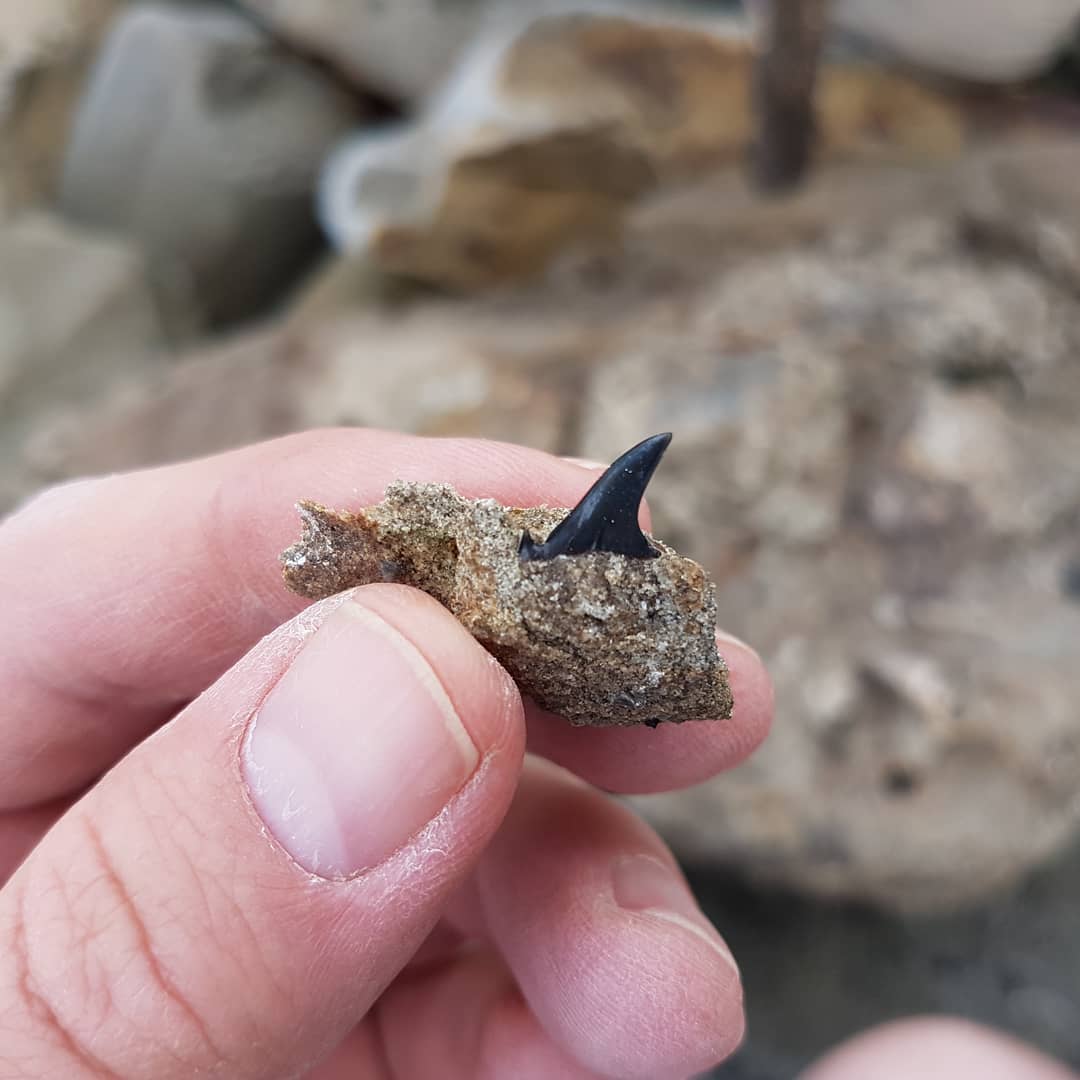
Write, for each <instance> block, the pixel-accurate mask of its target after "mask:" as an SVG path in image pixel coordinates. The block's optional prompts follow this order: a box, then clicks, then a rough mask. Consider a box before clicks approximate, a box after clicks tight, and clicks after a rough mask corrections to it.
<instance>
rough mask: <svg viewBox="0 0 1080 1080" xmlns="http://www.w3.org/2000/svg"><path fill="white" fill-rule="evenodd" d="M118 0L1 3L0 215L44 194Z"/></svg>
mask: <svg viewBox="0 0 1080 1080" xmlns="http://www.w3.org/2000/svg"><path fill="white" fill-rule="evenodd" d="M122 7H123V4H122V0H33V2H32V3H20V2H14V3H8V4H4V5H3V7H2V8H0V219H3V218H4V217H5V216H10V215H12V214H14V213H15V211H17V210H19V209H20V208H22V207H26V206H30V205H34V204H39V203H42V202H44V201H46V200H48V199H49V198H50V197H51V195H52V193H53V189H54V187H55V184H56V182H57V180H58V176H59V169H60V165H61V162H62V160H63V154H64V147H65V145H66V142H67V137H68V131H69V128H70V124H71V119H72V115H73V113H74V110H75V106H76V104H77V101H78V97H79V94H80V92H81V90H82V86H83V82H84V80H85V77H86V70H87V67H88V65H89V63H90V61H91V59H92V58H93V55H94V52H95V50H96V48H97V45H98V43H99V42H100V40H101V38H102V36H103V34H104V33H105V30H106V28H107V27H108V25H109V23H110V22H111V20H112V19H113V17H114V16H115V15H116V14H117V12H119V11H120V10H121V8H122Z"/></svg>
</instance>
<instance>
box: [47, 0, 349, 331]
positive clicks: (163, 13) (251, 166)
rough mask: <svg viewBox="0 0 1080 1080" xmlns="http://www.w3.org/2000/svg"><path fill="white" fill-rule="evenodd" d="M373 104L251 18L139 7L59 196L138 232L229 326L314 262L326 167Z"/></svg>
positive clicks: (81, 118)
mask: <svg viewBox="0 0 1080 1080" xmlns="http://www.w3.org/2000/svg"><path fill="white" fill-rule="evenodd" d="M363 112H364V110H363V107H362V106H361V105H360V104H359V103H358V102H357V101H356V100H354V99H353V98H352V97H350V96H349V95H347V94H345V93H344V92H342V91H341V90H340V89H339V88H338V87H337V86H336V85H335V84H334V83H333V82H332V81H331V80H330V79H329V78H328V77H327V76H326V75H324V74H322V73H320V72H318V71H317V70H316V69H314V68H313V67H311V66H310V65H308V64H307V63H306V62H305V61H303V60H300V59H298V58H296V57H293V56H291V55H289V54H287V53H284V52H283V51H281V50H280V49H279V48H277V47H276V46H275V45H274V44H273V43H272V42H271V41H270V39H269V38H268V37H267V36H266V35H265V34H264V33H262V32H261V31H259V30H257V29H256V28H255V27H253V26H252V25H250V24H249V23H248V22H247V21H245V20H244V19H243V18H242V17H241V16H239V15H236V14H234V13H231V12H229V11H226V10H217V9H211V8H201V7H198V8H191V9H184V8H176V7H170V6H168V5H164V4H145V5H140V6H138V7H135V8H132V9H131V10H130V11H129V12H128V13H127V14H125V15H124V16H123V17H122V18H121V19H120V20H119V21H118V22H117V23H116V25H115V29H114V30H113V32H112V33H111V35H110V36H109V39H108V41H107V42H106V45H105V48H104V50H103V52H102V55H101V57H100V59H99V61H98V63H97V65H96V67H95V69H94V72H93V75H92V78H91V80H90V85H89V87H88V90H87V93H86V97H85V100H84V101H83V103H82V105H81V107H80V110H79V114H78V117H77V120H76V124H75V128H74V132H73V135H72V139H71V145H70V148H69V151H68V155H67V160H66V162H65V167H64V176H63V183H62V189H61V195H60V203H61V206H62V208H63V210H64V211H65V212H66V213H67V214H69V215H70V216H71V217H72V218H73V219H75V220H76V221H79V222H82V223H87V224H90V225H94V226H98V227H103V228H107V229H111V230H115V231H117V232H119V233H123V234H125V235H127V236H130V237H132V238H134V239H135V240H136V241H137V242H138V243H139V245H140V246H141V247H142V248H143V250H144V251H145V252H146V254H147V256H148V258H149V260H150V263H151V266H152V268H153V270H154V272H155V273H156V274H157V275H158V276H160V277H163V278H168V279H170V280H171V281H173V283H174V284H176V285H177V287H185V288H187V289H189V290H190V292H191V293H192V294H193V296H194V297H196V298H197V301H198V304H199V306H200V307H201V309H202V310H203V311H204V312H205V314H206V317H207V318H208V319H209V320H210V321H211V322H213V323H224V322H231V321H234V320H236V319H240V318H244V317H247V316H250V315H252V314H254V313H258V312H259V311H260V310H262V309H263V308H264V307H265V305H266V304H267V303H268V302H270V301H272V300H273V299H274V298H275V297H276V296H277V295H278V294H279V292H280V291H281V289H282V288H283V287H284V286H286V285H288V284H290V283H291V282H292V281H294V280H295V278H296V276H297V274H298V272H299V271H300V270H302V269H303V268H304V267H305V266H306V265H307V260H308V259H309V258H310V255H311V253H312V252H313V251H314V250H315V249H316V248H317V246H318V231H317V227H316V225H315V222H314V217H313V210H312V207H311V202H312V194H311V192H312V187H313V183H314V178H315V176H316V173H317V170H318V167H319V165H320V163H321V161H322V159H323V156H324V154H325V153H326V151H327V150H328V148H329V147H330V146H331V145H332V144H333V143H334V142H335V140H337V139H338V138H339V137H340V136H341V134H342V133H343V132H344V131H346V130H348V129H349V128H350V127H352V126H353V125H354V124H355V123H357V121H358V120H359V119H360V118H361V117H362V116H363Z"/></svg>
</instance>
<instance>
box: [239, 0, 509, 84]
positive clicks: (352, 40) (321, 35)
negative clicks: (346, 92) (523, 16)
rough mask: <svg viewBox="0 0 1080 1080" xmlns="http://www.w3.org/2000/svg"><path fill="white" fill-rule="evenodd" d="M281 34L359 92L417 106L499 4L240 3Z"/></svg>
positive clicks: (408, 0) (476, 0) (397, 0)
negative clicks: (337, 72)
mask: <svg viewBox="0 0 1080 1080" xmlns="http://www.w3.org/2000/svg"><path fill="white" fill-rule="evenodd" d="M241 2H242V3H243V4H244V6H246V7H247V8H249V9H250V10H252V11H253V12H255V13H257V14H258V15H259V16H260V17H261V18H262V19H263V20H265V22H266V25H267V26H269V27H270V28H271V29H272V30H273V32H274V33H275V34H280V35H281V37H283V38H284V39H285V40H287V41H290V42H292V43H293V44H295V45H297V46H299V47H300V48H301V49H304V50H306V51H310V52H311V53H312V54H314V55H317V56H321V57H322V58H324V59H325V60H328V61H329V62H330V63H331V64H333V65H334V66H335V67H336V68H338V69H339V70H340V71H341V72H342V73H343V74H345V75H347V76H348V77H349V78H350V79H352V80H353V81H354V82H355V83H356V85H357V86H358V87H361V88H363V89H365V90H366V89H371V90H374V91H377V92H378V93H380V94H385V95H386V96H387V97H389V98H391V99H395V100H398V101H401V102H416V101H418V100H419V99H420V98H422V97H423V96H424V95H425V94H427V93H428V92H429V91H431V90H432V89H434V88H435V87H436V86H438V84H439V83H440V82H441V81H442V79H443V78H444V77H445V76H446V74H447V72H448V71H449V70H450V68H451V67H452V65H453V63H454V60H455V59H456V57H457V55H458V53H459V52H460V51H461V49H462V47H463V46H464V45H465V44H466V42H467V41H468V40H469V38H470V37H471V35H472V33H473V31H474V30H475V29H476V27H477V25H478V24H479V23H480V21H481V20H482V19H483V18H484V16H485V14H486V13H487V12H488V11H489V10H490V9H491V8H492V7H493V6H495V3H496V2H497V0H457V2H456V3H450V4H447V3H442V2H440V0H394V2H393V3H384V2H382V0H317V2H313V0H241Z"/></svg>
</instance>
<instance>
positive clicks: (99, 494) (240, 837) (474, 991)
mask: <svg viewBox="0 0 1080 1080" xmlns="http://www.w3.org/2000/svg"><path fill="white" fill-rule="evenodd" d="M595 475H596V468H594V467H593V466H592V465H590V464H589V463H574V462H568V461H564V460H558V459H555V458H551V457H549V456H546V455H543V454H538V453H535V452H531V451H526V450H521V449H518V448H515V447H510V446H501V445H498V444H493V443H480V442H469V441H460V440H445V441H442V440H440V441H433V440H421V439H413V438H407V437H403V436H397V435H389V434H384V433H379V432H364V431H333V432H319V433H311V434H306V435H301V436H296V437H292V438H288V439H283V440H279V441H276V442H273V443H267V444H263V445H260V446H255V447H250V448H247V449H245V450H240V451H237V452H234V453H231V454H226V455H221V456H218V457H214V458H209V459H206V460H204V461H199V462H194V463H189V464H184V465H178V466H173V467H169V468H165V469H155V470H149V471H146V472H140V473H133V474H129V475H122V476H115V477H110V478H107V479H99V480H90V481H82V482H79V483H76V484H69V485H66V486H65V487H63V488H59V489H56V490H54V491H52V492H48V493H46V494H45V495H43V496H41V497H39V498H38V499H36V500H35V501H34V502H33V503H31V504H30V505H29V506H27V507H26V508H25V509H23V510H22V511H20V512H19V513H17V514H15V515H14V516H13V517H11V518H9V519H8V520H7V521H5V522H3V523H2V524H0V565H2V566H3V567H4V568H5V575H4V594H5V600H4V605H3V607H2V611H3V615H2V616H0V686H2V687H3V688H4V698H3V704H2V705H0V739H2V741H3V745H4V747H5V753H4V755H3V756H2V757H0V1080H8V1078H10V1080H15V1078H18V1080H33V1078H35V1077H56V1076H63V1077H65V1078H71V1080H84V1078H91V1077H93V1078H98V1077H107V1078H113V1080H115V1078H121V1080H126V1078H128V1077H131V1078H135V1077H139V1078H142V1077H146V1076H154V1077H155V1078H163V1080H169V1078H172V1077H176V1078H180V1077H183V1078H189V1077H192V1076H201V1077H228V1078H230V1080H233V1078H236V1080H243V1078H248V1077H252V1078H254V1077H259V1078H263V1077H265V1078H278V1077H281V1078H285V1077H308V1078H312V1080H345V1078H348V1080H393V1078H401V1080H405V1078H412V1077H416V1076H440V1077H446V1078H449V1080H453V1078H455V1077H461V1078H469V1080H477V1078H479V1080H484V1078H486V1077H492V1078H495V1077H507V1076H512V1077H514V1078H515V1080H532V1078H536V1080H541V1078H544V1080H546V1078H550V1077H559V1078H565V1080H575V1078H578V1077H580V1078H586V1077H629V1078H633V1077H643V1078H644V1077H648V1078H650V1080H654V1078H656V1080H662V1078H664V1077H686V1076H690V1075H692V1074H694V1073H697V1072H700V1071H702V1070H704V1069H706V1068H707V1067H709V1066H710V1065H712V1064H715V1063H716V1062H718V1061H721V1060H722V1059H723V1058H724V1057H726V1056H727V1055H728V1054H729V1053H730V1052H731V1051H732V1050H733V1049H734V1048H735V1047H736V1046H737V1045H738V1043H739V1041H740V1039H741V1037H742V1032H743V1009H742V992H741V987H740V983H739V977H738V971H737V968H736V967H735V964H734V961H733V960H732V958H731V955H730V953H729V952H728V951H727V949H726V946H724V944H723V942H722V940H721V938H720V937H719V935H718V934H717V932H716V931H715V929H713V928H712V927H711V926H709V924H708V923H707V922H706V920H705V919H704V917H703V916H702V915H701V912H700V911H699V910H698V909H697V907H696V905H695V904H694V901H693V898H692V897H691V895H690V893H689V890H688V889H687V887H686V884H685V881H684V880H683V878H682V876H681V874H680V872H679V870H678V868H677V866H676V864H675V862H674V860H673V858H672V856H671V854H670V852H669V851H668V850H667V849H666V848H665V846H664V845H663V843H662V842H661V841H660V839H659V838H658V837H657V836H656V834H655V833H653V832H652V830H651V829H649V828H648V827H647V826H645V825H644V824H643V823H642V822H641V821H640V820H638V819H637V818H635V817H634V816H633V815H632V814H630V813H629V812H628V811H627V810H626V808H625V807H624V806H622V805H621V804H619V803H617V802H615V801H613V800H612V799H610V798H608V797H607V796H605V795H604V794H602V793H601V792H600V791H599V790H598V788H603V789H607V790H609V791H612V792H642V791H659V790H664V789H667V788H677V787H680V786H683V785H687V784H692V783H696V782H698V781H701V780H704V779H706V778H707V777H709V776H712V775H714V774H716V773H718V772H721V771H723V770H724V769H727V768H731V767H732V766H734V765H736V764H738V762H739V761H741V760H742V759H743V758H744V757H745V756H746V755H747V754H749V753H750V752H751V751H752V750H753V749H754V747H755V746H757V744H758V743H759V742H760V741H761V740H762V739H763V738H764V736H765V734H766V732H767V730H768V726H769V723H770V720H771V716H772V691H771V689H770V686H769V682H768V678H767V676H766V674H765V672H764V669H763V668H762V666H761V662H760V660H759V659H758V658H757V656H756V655H755V654H754V653H753V651H752V650H750V649H749V648H747V647H746V646H745V645H743V644H742V643H740V642H738V641H735V640H734V639H729V638H727V637H724V636H721V642H720V645H721V650H722V652H723V653H724V655H725V657H726V658H727V660H728V662H729V665H730V669H731V681H732V686H733V689H734V692H735V697H736V711H735V715H734V716H733V718H732V719H731V720H730V721H728V722H726V723H723V724H713V723H701V724H686V725H682V726H680V727H677V728H672V727H662V728H660V729H659V730H657V731H648V730H644V729H642V730H635V731H624V730H610V729H607V730H580V729H570V728H569V727H568V726H567V725H566V724H564V723H563V722H562V721H561V720H559V719H558V718H556V717H552V716H548V715H545V714H542V713H540V712H539V711H538V710H536V709H534V708H532V707H531V706H530V705H529V704H528V703H527V702H522V701H521V700H520V698H519V697H518V695H517V692H516V689H515V688H514V687H513V685H512V683H511V682H510V680H509V678H508V677H507V676H506V675H505V673H504V672H502V671H501V669H499V668H498V665H496V664H495V663H494V662H493V661H492V660H491V659H490V658H489V657H488V656H487V654H486V653H484V652H483V651H482V650H481V649H480V648H479V647H478V646H477V645H476V643H475V642H473V640H472V639H471V638H470V637H468V635H466V634H465V633H464V632H463V631H462V630H461V628H460V627H459V626H458V624H457V623H456V622H455V621H454V620H453V619H452V618H450V617H449V615H448V614H447V613H446V612H445V611H444V610H443V609H442V608H440V607H439V606H438V605H437V604H435V603H434V602H433V601H431V600H430V599H428V598H427V597H424V596H423V595H421V594H419V593H415V592H413V591H411V590H407V589H402V588H398V587H390V586H371V587H368V588H366V589H361V590H356V591H355V592H354V593H352V594H351V595H350V596H348V597H345V598H336V599H335V600H332V601H326V602H324V603H322V604H318V605H314V606H313V607H311V608H308V609H307V610H306V611H304V612H303V613H301V608H302V603H301V602H300V601H299V600H298V599H297V598H296V597H294V596H292V595H291V594H289V593H288V592H286V591H285V589H284V588H283V587H282V586H281V583H280V580H279V577H278V569H277V561H276V560H277V554H278V552H279V551H280V550H281V549H282V548H283V547H285V546H286V544H287V543H288V542H290V541H291V540H292V539H293V538H294V536H295V534H296V528H297V525H296V521H295V519H294V516H293V513H292V510H291V504H292V503H293V502H294V501H295V500H296V499H298V498H301V497H313V498H316V499H318V500H319V501H320V502H324V503H327V504H329V505H334V506H337V505H342V506H345V505H362V504H364V503H368V502H374V501H376V500H377V499H378V498H379V497H380V496H381V493H382V488H383V487H384V486H385V484H386V483H387V482H388V481H389V480H391V479H394V478H402V479H430V480H443V481H447V482H450V483H453V484H455V486H457V487H458V488H459V490H460V491H462V493H463V494H465V495H467V496H471V497H477V496H481V495H487V496H492V497H494V498H497V499H500V500H501V501H503V502H506V503H517V504H523V505H528V504H529V503H539V502H548V503H551V504H556V505H558V504H564V505H569V504H572V503H574V502H575V501H576V500H577V499H578V498H579V497H580V496H581V494H582V493H583V492H584V491H585V490H586V489H587V488H588V487H589V486H590V484H591V483H592V481H593V479H594V478H595ZM643 524H646V522H645V521H644V520H643ZM348 605H353V608H352V609H350V610H352V615H351V616H350V618H351V620H352V621H357V620H359V621H360V622H361V623H363V625H364V626H368V625H369V624H371V625H378V626H379V627H381V629H380V631H379V633H389V634H392V635H396V636H397V640H399V641H400V642H404V643H405V647H406V649H410V650H415V653H416V655H418V656H420V657H421V660H420V663H421V664H426V665H427V666H428V668H429V669H430V672H431V673H433V675H434V676H435V678H436V679H437V680H438V682H439V685H440V686H441V688H442V690H443V691H444V692H445V694H446V696H447V699H448V700H449V701H450V703H451V705H452V707H453V709H454V710H456V715H458V716H460V717H461V718H462V719H463V720H464V722H465V723H466V725H467V726H468V728H469V730H470V732H471V733H472V735H473V738H474V740H475V741H476V742H477V745H478V748H479V749H480V750H482V760H481V764H480V766H479V767H478V768H477V769H476V770H475V771H474V773H473V774H472V776H471V778H470V779H469V780H468V781H467V782H466V783H465V784H464V786H463V787H461V789H460V790H459V791H458V792H457V793H456V794H455V795H454V796H453V797H452V798H451V799H450V801H449V802H448V803H447V805H446V806H445V808H444V809H443V811H442V812H441V813H440V814H439V815H438V816H437V817H436V818H435V819H434V820H433V822H432V823H431V824H430V826H428V827H426V828H423V829H420V830H418V831H417V832H416V833H415V834H414V835H412V836H411V837H410V838H409V839H408V840H407V841H406V842H405V843H404V844H403V845H401V846H400V847H398V848H397V849H395V850H394V851H392V852H391V853H390V854H389V855H387V856H385V857H382V858H380V859H379V861H378V862H377V863H376V864H374V865H372V866H370V867H367V868H365V869H364V870H362V871H360V872H357V873H353V874H348V875H341V876H329V877H327V876H320V875H319V874H317V873H310V872H307V871H306V870H305V869H304V868H302V867H301V866H299V865H298V863H297V861H296V860H295V859H294V858H293V857H292V856H291V855H290V853H289V851H287V850H286V849H285V847H284V846H283V845H282V844H281V843H279V842H278V839H277V838H276V837H275V836H274V835H271V833H272V830H270V829H268V827H267V826H266V825H265V823H264V822H263V821H262V820H260V817H259V811H258V805H257V804H258V799H257V798H255V797H253V795H252V792H251V790H249V787H248V784H247V777H248V773H247V772H246V771H245V765H244V761H245V756H244V755H245V753H246V752H247V751H246V749H245V748H246V747H248V746H249V743H250V740H251V738H252V734H251V733H252V731H253V730H254V726H255V723H256V721H255V718H256V717H259V716H264V715H266V713H267V704H266V703H267V702H268V701H270V700H271V699H272V698H273V695H274V694H276V693H280V690H281V687H282V686H283V685H285V683H286V682H288V681H289V680H290V679H292V680H293V683H294V688H295V687H296V686H298V687H299V695H300V696H299V699H297V700H294V705H296V706H297V707H298V708H300V709H301V710H302V709H303V708H305V707H309V708H310V709H311V710H313V711H317V710H318V709H319V708H320V707H324V706H325V707H329V704H328V703H332V701H333V700H335V699H336V700H338V701H340V700H342V699H345V700H347V701H348V702H350V703H353V702H355V703H356V705H357V712H356V717H355V724H356V732H357V736H358V737H359V738H360V740H361V742H360V745H364V743H363V737H364V735H365V734H366V733H367V732H366V730H365V727H364V725H370V724H377V723H378V722H379V719H380V708H381V707H382V706H381V704H380V701H378V700H374V701H369V700H366V699H365V689H366V688H367V689H369V685H368V684H367V683H366V682H365V680H364V678H363V677H362V674H363V665H362V664H360V663H355V664H354V663H351V662H346V663H345V664H343V665H339V667H338V668H337V669H335V668H333V667H332V666H331V668H329V669H325V668H324V670H323V676H324V677H323V678H322V679H321V681H319V682H316V683H312V682H310V681H308V682H304V680H303V679H299V681H297V676H296V672H297V671H298V670H300V669H301V668H302V667H303V664H304V659H303V658H304V657H309V656H310V655H311V652H312V650H313V649H315V648H316V646H317V644H318V642H319V641H320V640H322V638H321V637H320V633H321V629H322V628H323V627H327V626H328V625H329V624H330V621H331V620H333V619H334V618H336V617H337V616H338V615H339V614H340V612H341V611H342V610H344V609H345V608H346V607H347V606H348ZM346 659H347V660H351V659H352V658H350V657H347V658H346ZM357 660H358V661H359V658H357ZM418 670H420V669H418ZM305 695H306V697H305ZM526 740H528V744H529V748H530V750H531V753H530V754H528V755H526V754H525V743H526ZM342 757H343V758H346V759H347V757H348V755H347V754H346V753H344V748H343V753H342ZM422 794H423V793H422V792H418V791H415V790H414V789H413V788H412V787H410V784H409V776H408V775H402V776H401V782H400V784H399V785H397V787H396V789H395V792H394V801H395V803H397V804H399V809H400V807H404V809H405V810H406V811H408V810H409V809H410V805H409V802H410V800H418V799H420V798H421V797H422ZM375 810H376V811H377V810H378V807H376V808H375ZM627 864H630V865H633V866H635V867H638V868H640V867H642V866H644V867H645V869H646V870H647V871H648V872H647V874H646V876H645V881H646V883H647V884H646V885H645V886H644V887H643V886H642V885H641V882H640V881H639V882H638V884H637V885H636V886H635V887H634V888H632V889H630V890H629V891H627V890H626V888H625V886H624V887H623V888H622V890H620V888H619V887H618V886H617V885H613V882H615V881H616V879H617V878H618V874H619V868H621V867H625V866H626V865H627ZM914 1075H918V1076H920V1077H927V1078H929V1080H933V1078H934V1077H937V1076H940V1077H943V1078H944V1077H950V1078H952V1077H958V1076H979V1077H984V1078H986V1080H994V1078H995V1077H998V1076H1000V1077H1003V1078H1004V1077H1006V1076H1007V1077H1009V1078H1010V1080H1069V1078H1070V1077H1072V1074H1071V1073H1069V1072H1068V1071H1067V1070H1065V1069H1064V1068H1063V1067H1061V1066H1059V1065H1056V1064H1055V1063H1053V1062H1051V1061H1049V1060H1048V1059H1046V1058H1043V1057H1041V1056H1040V1055H1038V1054H1036V1053H1035V1052H1033V1051H1031V1050H1028V1049H1027V1048H1025V1047H1022V1046H1020V1045H1019V1044H1017V1043H1015V1042H1013V1041H1011V1040H1008V1039H1004V1038H1002V1037H1001V1036H998V1035H994V1034H993V1033H990V1032H986V1031H983V1030H981V1029H978V1028H977V1027H975V1026H974V1025H971V1024H966V1023H962V1022H959V1021H947V1020H920V1021H911V1022H906V1023H903V1024H897V1025H890V1026H887V1027H886V1028H883V1029H879V1030H877V1031H875V1032H871V1033H870V1034H869V1035H865V1036H861V1037H859V1038H858V1039H855V1040H853V1041H852V1042H851V1043H849V1044H846V1045H845V1046H843V1047H841V1048H840V1049H839V1050H837V1051H835V1052H834V1053H833V1054H830V1055H829V1056H828V1057H827V1058H826V1059H824V1060H822V1061H821V1062H820V1063H818V1064H817V1065H815V1066H814V1067H813V1068H812V1069H811V1070H810V1071H809V1072H808V1073H806V1074H805V1076H804V1078H803V1080H848V1078H851V1080H854V1078H856V1077H857V1078H859V1080H894V1078H896V1080H900V1078H901V1077H903V1078H905V1080H906V1078H907V1077H910V1076H914Z"/></svg>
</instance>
